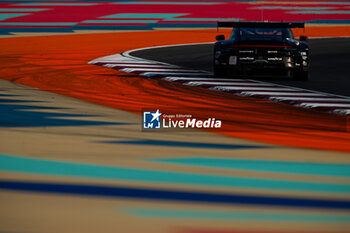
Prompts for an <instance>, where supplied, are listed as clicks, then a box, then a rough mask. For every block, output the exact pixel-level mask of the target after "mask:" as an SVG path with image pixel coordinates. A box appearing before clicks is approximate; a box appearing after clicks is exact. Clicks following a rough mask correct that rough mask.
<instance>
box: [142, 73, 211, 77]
mask: <svg viewBox="0 0 350 233" xmlns="http://www.w3.org/2000/svg"><path fill="white" fill-rule="evenodd" d="M141 75H144V76H147V77H152V76H159V75H166V76H168V75H185V76H208V74H205V73H195V72H193V73H181V72H179V73H168V72H145V73H141Z"/></svg>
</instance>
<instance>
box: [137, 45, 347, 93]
mask: <svg viewBox="0 0 350 233" xmlns="http://www.w3.org/2000/svg"><path fill="white" fill-rule="evenodd" d="M309 45H310V48H311V53H310V54H311V55H310V77H309V80H308V81H294V80H290V79H285V78H264V79H261V80H263V81H267V82H271V83H277V84H281V85H287V86H293V87H299V88H305V89H310V90H315V91H321V92H326V93H331V94H336V95H344V96H350V85H349V83H350V72H349V67H350V58H349V54H350V39H349V38H332V39H311V40H310V41H309ZM131 55H132V56H135V57H141V58H145V59H149V60H155V61H161V62H166V63H169V64H174V65H179V66H183V67H188V68H192V69H198V70H206V71H211V72H212V69H213V67H212V57H213V44H199V45H185V46H176V47H164V48H153V49H147V50H140V51H136V52H133V53H131Z"/></svg>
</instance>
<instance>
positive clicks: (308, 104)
mask: <svg viewBox="0 0 350 233" xmlns="http://www.w3.org/2000/svg"><path fill="white" fill-rule="evenodd" d="M299 105H300V106H302V107H311V108H317V107H326V108H339V107H344V108H350V104H332V103H301V104H299Z"/></svg>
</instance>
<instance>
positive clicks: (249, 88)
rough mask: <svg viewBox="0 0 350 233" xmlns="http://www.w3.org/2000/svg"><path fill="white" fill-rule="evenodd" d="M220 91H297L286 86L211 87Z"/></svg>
mask: <svg viewBox="0 0 350 233" xmlns="http://www.w3.org/2000/svg"><path fill="white" fill-rule="evenodd" d="M210 89H212V90H218V91H244V90H259V91H296V90H295V89H292V88H285V87H233V86H228V87H226V86H215V87H212V88H210Z"/></svg>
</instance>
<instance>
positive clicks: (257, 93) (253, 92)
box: [240, 91, 324, 98]
mask: <svg viewBox="0 0 350 233" xmlns="http://www.w3.org/2000/svg"><path fill="white" fill-rule="evenodd" d="M240 94H244V95H266V96H320V97H324V96H323V95H320V94H318V93H305V92H300V91H299V92H298V91H295V92H266V91H243V92H241V93H240ZM271 98H274V97H271Z"/></svg>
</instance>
